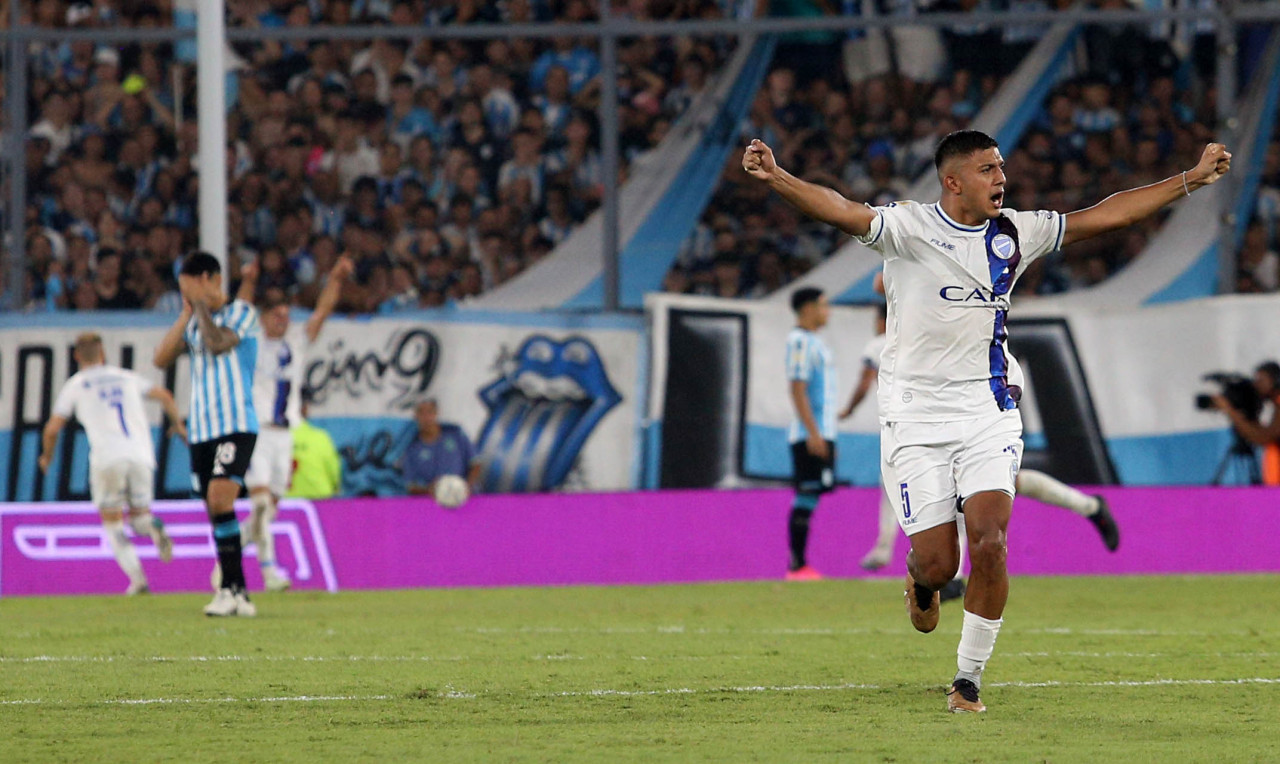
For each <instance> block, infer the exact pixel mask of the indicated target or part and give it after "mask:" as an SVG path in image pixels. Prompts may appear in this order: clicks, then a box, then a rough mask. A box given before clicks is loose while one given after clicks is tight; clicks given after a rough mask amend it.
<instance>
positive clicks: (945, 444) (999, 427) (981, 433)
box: [880, 410, 1022, 536]
mask: <svg viewBox="0 0 1280 764" xmlns="http://www.w3.org/2000/svg"><path fill="white" fill-rule="evenodd" d="M1021 465H1022V415H1021V414H1020V413H1019V412H1018V411H1016V410H1014V411H1004V412H1001V413H999V414H994V415H992V416H987V417H982V418H978V419H969V420H965V421H961V422H890V423H889V424H887V425H885V426H884V427H882V428H881V430H880V475H881V480H883V481H884V488H885V491H887V492H888V494H889V501H890V502H891V503H892V504H893V508H894V510H895V511H896V514H897V516H898V525H900V526H901V527H902V530H903V532H904V533H906V534H907V535H908V536H910V535H912V534H915V533H919V532H920V531H925V530H928V529H930V528H934V527H937V526H939V525H942V524H943V523H949V522H955V519H956V511H957V508H958V502H960V501H963V500H965V499H967V498H969V497H970V496H972V495H974V494H975V493H981V492H983V491H1004V492H1005V493H1007V494H1009V495H1010V496H1013V495H1014V484H1015V482H1016V481H1017V478H1018V468H1019V467H1020V466H1021Z"/></svg>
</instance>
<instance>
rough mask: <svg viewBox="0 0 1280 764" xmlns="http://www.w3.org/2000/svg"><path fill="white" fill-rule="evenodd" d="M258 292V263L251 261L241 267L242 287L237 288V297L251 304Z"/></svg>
mask: <svg viewBox="0 0 1280 764" xmlns="http://www.w3.org/2000/svg"><path fill="white" fill-rule="evenodd" d="M257 293H258V264H257V263H249V264H248V265H245V266H244V267H242V268H241V269H240V288H239V289H237V290H236V299H237V300H244V301H245V302H247V303H249V304H250V305H252V304H253V298H254V296H255V295H256V294H257Z"/></svg>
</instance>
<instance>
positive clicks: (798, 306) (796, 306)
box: [791, 287, 822, 313]
mask: <svg viewBox="0 0 1280 764" xmlns="http://www.w3.org/2000/svg"><path fill="white" fill-rule="evenodd" d="M821 297H822V290H821V289H819V288H817V287H801V288H799V289H797V290H796V291H794V292H792V293H791V310H792V311H794V312H796V313H799V312H800V311H801V310H803V309H804V306H806V305H808V304H809V303H811V302H817V301H818V300H819V299H820V298H821Z"/></svg>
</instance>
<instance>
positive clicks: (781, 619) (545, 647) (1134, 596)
mask: <svg viewBox="0 0 1280 764" xmlns="http://www.w3.org/2000/svg"><path fill="white" fill-rule="evenodd" d="M1277 583H1278V580H1277V578H1276V577H1202V578H1123V579H1121V578H1091V579H1020V580H1015V581H1014V585H1013V594H1012V597H1011V600H1010V603H1009V608H1008V610H1007V612H1006V618H1005V626H1004V630H1003V631H1002V632H1001V635H1000V641H999V643H998V645H997V647H996V655H995V657H994V659H993V660H992V663H991V665H990V666H989V668H988V670H987V674H986V677H985V686H984V688H983V699H984V700H985V701H986V703H987V705H988V706H989V707H990V710H989V711H988V713H986V714H984V715H982V716H951V715H948V714H946V713H944V712H943V708H944V707H945V699H944V696H943V689H944V687H943V686H944V684H945V683H947V682H948V681H949V680H950V678H951V675H952V672H953V671H954V669H955V648H956V641H957V639H958V637H959V631H960V615H961V608H960V606H959V605H958V604H949V605H946V606H944V608H943V614H942V623H941V625H940V626H939V628H938V630H937V631H936V632H935V633H933V634H930V635H921V634H917V633H915V632H914V631H912V630H911V627H910V625H909V623H908V622H907V618H906V615H905V613H904V610H903V606H902V594H901V588H900V584H899V583H897V582H888V581H874V582H870V581H826V582H821V583H815V584H786V585H784V584H782V583H753V584H720V585H698V586H665V587H613V588H593V587H583V588H577V587H574V588H552V589H500V590H475V589H471V590H452V591H400V592H379V593H343V594H339V595H326V594H304V593H290V594H286V595H274V596H273V595H265V594H259V595H257V596H256V597H255V601H256V602H257V603H258V606H259V612H260V613H261V615H260V616H259V617H258V618H257V619H254V620H249V619H245V620H240V619H228V620H212V619H206V618H205V617H203V616H202V615H200V612H199V611H200V607H201V606H202V605H203V604H204V603H205V601H206V600H207V599H208V598H207V597H204V596H195V595H182V596H153V597H149V598H145V597H144V598H136V599H125V598H123V597H120V598H58V599H10V600H4V601H2V602H0V676H3V681H0V760H3V761H5V762H18V761H76V762H81V761H184V762H203V761H254V762H276V761H306V762H317V761H344V762H345V761H557V762H559V761H593V762H594V761H608V762H612V761H636V760H644V761H654V760H677V761H735V762H736V761H771V762H772V761H899V762H918V761H930V762H932V761H983V762H996V761H1015V762H1028V761H1060V762H1080V761H1089V762H1095V761H1126V762H1136V761H1204V760H1214V761H1217V762H1233V761H1268V760H1271V761H1274V760H1280V712H1277V709H1278V708H1280V612H1277V609H1276V607H1275V604H1276V602H1277V599H1276V594H1275V592H1276V585H1277Z"/></svg>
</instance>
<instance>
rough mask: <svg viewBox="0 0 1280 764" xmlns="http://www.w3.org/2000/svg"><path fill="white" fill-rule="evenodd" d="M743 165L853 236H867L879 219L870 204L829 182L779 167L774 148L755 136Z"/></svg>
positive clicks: (792, 200) (800, 207)
mask: <svg viewBox="0 0 1280 764" xmlns="http://www.w3.org/2000/svg"><path fill="white" fill-rule="evenodd" d="M742 169H744V170H746V171H747V174H748V175H750V176H751V177H753V178H755V179H756V180H761V181H764V182H765V183H767V184H768V185H769V188H772V189H773V190H774V191H776V192H777V193H778V195H779V196H781V197H782V198H783V199H786V200H787V202H788V203H789V204H790V205H791V206H792V207H795V208H796V209H798V210H800V211H801V212H803V213H804V214H806V215H808V216H809V217H811V218H813V219H815V220H821V221H822V222H824V223H826V224H827V225H832V226H835V227H836V228H839V229H840V230H841V231H844V232H845V233H847V234H849V235H850V236H865V235H866V234H867V231H869V230H871V224H872V223H873V222H875V219H876V213H875V212H873V211H872V210H871V208H870V207H868V206H867V205H865V204H858V203H857V202H855V201H852V200H850V199H846V198H844V197H843V196H841V195H840V194H839V193H837V192H836V191H833V190H832V189H829V188H827V187H825V186H819V185H818V184H816V183H809V182H808V181H804V180H800V179H799V178H797V177H796V176H794V175H792V174H791V173H789V172H787V171H786V170H784V169H782V168H781V167H779V166H778V163H777V162H776V161H775V160H774V158H773V149H771V148H769V147H768V146H767V145H765V142H764V141H762V140H759V139H753V140H752V141H751V143H749V144H747V148H746V151H744V152H743V153H742Z"/></svg>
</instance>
